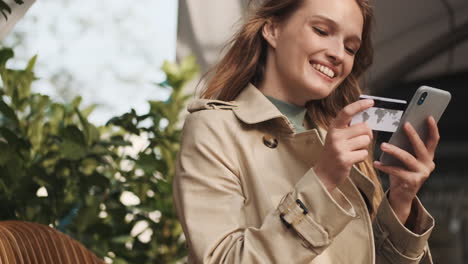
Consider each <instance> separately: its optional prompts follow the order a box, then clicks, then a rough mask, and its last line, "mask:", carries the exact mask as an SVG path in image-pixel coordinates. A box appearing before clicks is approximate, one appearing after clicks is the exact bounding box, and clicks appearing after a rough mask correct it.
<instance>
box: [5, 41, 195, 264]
mask: <svg viewBox="0 0 468 264" xmlns="http://www.w3.org/2000/svg"><path fill="white" fill-rule="evenodd" d="M12 57H13V51H12V50H11V49H6V48H5V49H2V50H0V76H1V78H2V82H3V86H2V87H1V88H0V220H6V219H17V220H25V221H32V222H38V223H42V224H47V225H51V226H53V227H56V228H58V229H59V230H61V231H63V232H65V233H67V234H69V235H70V236H72V237H74V238H75V239H77V240H79V241H81V242H82V243H83V244H84V245H85V246H86V247H88V248H89V249H91V250H92V251H94V252H95V253H96V254H97V255H98V256H100V257H103V258H104V257H106V258H110V259H112V260H113V262H114V263H175V262H176V261H180V260H183V258H184V256H185V255H186V249H185V246H184V237H183V233H182V229H181V227H180V225H179V223H178V221H177V218H176V215H175V212H174V208H173V204H172V187H171V183H172V178H173V175H174V170H175V169H174V161H175V158H176V153H177V151H178V149H179V137H180V133H181V130H180V124H179V123H180V122H179V114H180V112H181V111H182V109H183V108H184V107H185V103H186V101H187V99H188V98H189V97H190V96H191V95H185V94H184V93H183V87H184V86H185V85H186V83H187V82H188V81H189V80H190V79H191V78H192V77H193V76H194V74H196V72H197V67H196V63H195V59H194V58H193V57H189V58H187V59H186V60H184V61H183V62H182V63H181V64H180V65H176V64H171V63H168V62H166V63H164V65H163V68H162V69H163V71H164V72H165V73H166V76H167V80H166V81H165V82H163V83H161V84H158V85H159V86H160V87H162V88H163V89H168V90H171V95H170V97H169V99H168V100H166V101H149V105H150V110H149V111H148V113H145V114H142V115H139V114H137V113H136V112H135V111H134V110H133V109H132V110H130V111H129V112H128V113H125V114H123V115H121V116H117V117H114V118H112V119H110V120H109V121H108V122H107V124H106V125H105V126H100V127H98V126H96V125H93V124H92V123H90V122H89V121H88V116H89V115H90V114H91V113H92V111H93V109H94V106H89V107H86V108H83V107H82V106H81V98H80V97H77V98H75V99H74V100H73V101H72V102H70V103H68V104H60V103H57V102H54V101H53V100H51V98H49V97H48V96H46V95H41V94H37V93H31V84H32V82H34V81H35V80H36V79H37V78H36V76H35V75H34V71H33V70H34V65H35V62H36V57H33V58H32V59H31V60H30V61H29V63H28V65H27V66H26V68H25V69H21V70H16V69H9V68H8V67H7V66H6V64H7V62H8V60H9V59H11V58H12ZM137 144H139V145H142V146H140V147H139V148H138V149H136V148H137V146H136V145H137Z"/></svg>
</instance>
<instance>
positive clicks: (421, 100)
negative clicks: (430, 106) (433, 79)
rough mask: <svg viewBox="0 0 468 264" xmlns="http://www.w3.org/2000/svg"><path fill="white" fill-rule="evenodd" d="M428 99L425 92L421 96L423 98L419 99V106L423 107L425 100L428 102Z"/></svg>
mask: <svg viewBox="0 0 468 264" xmlns="http://www.w3.org/2000/svg"><path fill="white" fill-rule="evenodd" d="M426 97H427V92H424V93H423V94H421V97H419V100H418V105H422V104H423V103H424V100H426Z"/></svg>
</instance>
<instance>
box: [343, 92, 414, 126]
mask: <svg viewBox="0 0 468 264" xmlns="http://www.w3.org/2000/svg"><path fill="white" fill-rule="evenodd" d="M359 99H360V100H363V99H373V100H374V106H372V107H371V108H369V109H367V110H365V111H363V112H360V113H358V114H356V115H355V116H353V119H352V120H351V123H350V125H354V124H357V123H361V122H367V124H368V125H369V127H370V128H371V129H372V130H376V131H384V132H391V133H393V132H395V131H396V130H397V128H398V125H399V124H400V119H401V117H402V116H403V112H404V111H405V109H406V104H407V103H406V101H405V100H399V99H392V98H385V97H378V96H371V95H364V94H363V95H361V96H360V97H359Z"/></svg>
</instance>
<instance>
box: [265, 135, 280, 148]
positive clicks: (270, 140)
mask: <svg viewBox="0 0 468 264" xmlns="http://www.w3.org/2000/svg"><path fill="white" fill-rule="evenodd" d="M263 144H265V146H267V147H269V148H272V149H273V148H276V147H277V146H278V140H277V139H276V138H274V137H272V136H270V135H265V136H263Z"/></svg>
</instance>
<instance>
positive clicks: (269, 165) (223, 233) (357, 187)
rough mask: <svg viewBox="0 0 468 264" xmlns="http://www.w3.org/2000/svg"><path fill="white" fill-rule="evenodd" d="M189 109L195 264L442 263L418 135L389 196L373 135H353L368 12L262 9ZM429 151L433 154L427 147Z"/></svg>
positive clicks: (308, 5) (365, 4)
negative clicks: (424, 193) (422, 192)
mask: <svg viewBox="0 0 468 264" xmlns="http://www.w3.org/2000/svg"><path fill="white" fill-rule="evenodd" d="M262 3H263V4H262V5H260V6H259V7H258V8H257V9H255V10H254V12H253V15H252V16H251V17H250V18H249V19H247V21H246V23H245V24H244V25H243V26H242V27H241V29H240V30H239V31H238V33H237V34H236V35H235V36H234V37H233V39H232V42H231V46H230V48H229V49H228V51H227V53H226V55H225V56H224V57H223V58H222V59H221V61H220V63H219V64H218V65H217V66H215V67H214V68H213V70H212V71H211V73H210V74H209V75H208V76H209V77H208V82H207V86H206V89H205V90H204V92H203V93H202V96H201V97H202V98H201V99H198V100H195V101H194V102H192V104H191V105H189V107H188V110H189V111H190V112H191V114H190V115H189V116H188V118H187V120H186V122H185V125H184V129H183V134H182V142H181V150H180V153H179V156H178V160H177V171H176V177H175V181H174V198H175V202H176V208H177V211H178V215H179V218H180V220H181V222H182V226H183V228H184V232H185V235H186V237H187V241H188V244H189V250H190V255H189V262H190V263H315V264H331V263H378V264H384V263H385V264H386V263H388V264H390V263H399V264H414V263H432V260H431V256H430V252H429V248H428V246H427V240H428V238H429V236H430V233H431V231H432V228H433V226H434V220H433V218H432V217H431V216H430V215H429V213H428V212H427V211H426V210H425V209H424V207H423V206H422V204H421V203H420V202H419V200H418V198H417V197H416V193H417V191H418V190H419V188H420V187H421V185H422V184H423V182H424V181H425V180H426V179H427V178H428V177H429V174H430V172H431V171H432V170H433V162H432V159H433V154H434V150H435V146H436V145H437V142H438V131H437V126H436V124H435V123H434V122H429V128H430V134H431V137H430V139H428V142H426V143H428V144H426V145H425V144H424V143H422V142H421V139H420V138H419V137H418V136H415V135H414V133H412V132H411V130H410V129H408V131H407V132H408V136H409V137H410V139H411V141H412V142H413V143H414V144H413V146H414V147H415V148H417V149H418V152H419V153H421V155H420V156H416V157H413V156H411V155H410V154H408V153H404V152H402V151H400V150H398V149H396V148H394V147H391V146H385V147H383V150H384V151H386V152H389V154H391V155H394V156H395V157H396V158H398V159H400V160H402V161H403V162H404V163H405V164H406V165H411V166H410V167H411V168H413V170H412V171H407V170H405V169H404V168H399V167H392V168H390V167H386V166H381V165H379V164H375V166H376V168H378V169H379V170H382V171H384V172H388V173H389V174H390V182H391V184H390V186H391V187H390V190H389V191H388V192H386V193H385V194H384V193H383V190H382V186H381V183H380V181H379V178H378V176H377V173H376V171H375V169H374V166H373V158H372V147H373V134H372V131H371V130H370V129H369V127H368V126H367V124H365V123H360V124H354V125H349V123H350V121H351V118H352V116H354V115H355V114H357V113H359V112H361V111H363V110H365V109H368V108H370V107H372V105H373V101H372V100H360V101H357V99H358V97H359V95H360V94H361V89H360V87H359V82H358V80H359V78H360V77H361V76H362V74H363V73H364V72H365V70H366V69H367V68H368V67H369V66H370V64H371V62H372V57H373V49H372V46H371V36H370V32H371V23H372V19H373V14H372V8H371V6H370V3H369V1H367V0H329V1H321V0H301V1H298V0H265V1H262ZM426 146H434V148H432V147H426Z"/></svg>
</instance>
